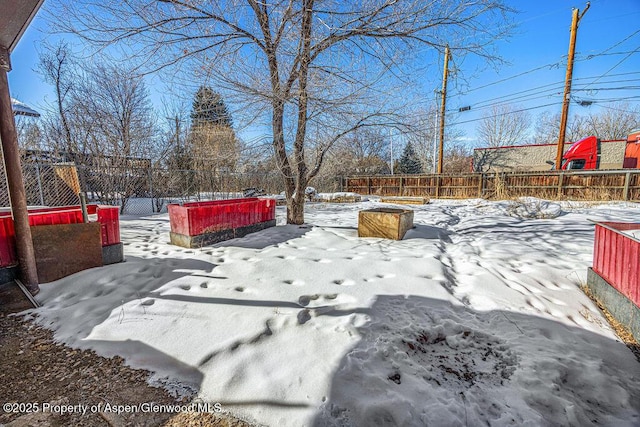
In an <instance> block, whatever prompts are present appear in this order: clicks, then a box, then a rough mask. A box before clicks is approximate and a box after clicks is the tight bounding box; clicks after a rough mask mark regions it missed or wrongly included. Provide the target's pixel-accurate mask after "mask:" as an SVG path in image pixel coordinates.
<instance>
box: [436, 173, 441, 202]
mask: <svg viewBox="0 0 640 427" xmlns="http://www.w3.org/2000/svg"><path fill="white" fill-rule="evenodd" d="M439 198H440V175H438V176H436V199H439Z"/></svg>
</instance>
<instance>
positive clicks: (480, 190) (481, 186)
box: [478, 173, 484, 199]
mask: <svg viewBox="0 0 640 427" xmlns="http://www.w3.org/2000/svg"><path fill="white" fill-rule="evenodd" d="M483 190H484V174H483V173H480V180H479V181H478V198H479V199H481V198H482V196H483V193H484V191H483Z"/></svg>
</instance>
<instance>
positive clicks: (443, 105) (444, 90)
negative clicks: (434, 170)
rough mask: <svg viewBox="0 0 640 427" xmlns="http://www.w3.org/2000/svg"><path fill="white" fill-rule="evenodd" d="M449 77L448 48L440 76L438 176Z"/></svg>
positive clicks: (442, 154) (442, 157)
mask: <svg viewBox="0 0 640 427" xmlns="http://www.w3.org/2000/svg"><path fill="white" fill-rule="evenodd" d="M448 75H449V46H448V45H447V47H446V48H445V49H444V73H443V75H442V102H441V104H440V144H439V146H438V175H440V174H441V173H442V161H443V159H444V112H445V108H446V105H447V76H448Z"/></svg>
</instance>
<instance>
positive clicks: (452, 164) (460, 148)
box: [443, 141, 472, 174]
mask: <svg viewBox="0 0 640 427" xmlns="http://www.w3.org/2000/svg"><path fill="white" fill-rule="evenodd" d="M471 158H472V155H471V149H470V148H469V147H468V146H467V145H465V144H463V143H462V142H460V141H454V142H453V143H451V144H449V145H448V146H447V149H446V150H445V152H444V162H443V167H444V169H445V170H446V171H447V173H453V174H460V173H461V174H464V173H471V172H472V165H471V163H472V161H471Z"/></svg>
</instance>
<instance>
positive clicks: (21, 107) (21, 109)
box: [11, 98, 40, 117]
mask: <svg viewBox="0 0 640 427" xmlns="http://www.w3.org/2000/svg"><path fill="white" fill-rule="evenodd" d="M11 108H13V115H14V116H28V117H40V113H38V112H37V111H36V110H34V109H33V108H31V107H29V106H28V105H27V104H25V103H24V102H20V101H18V100H17V99H14V98H11Z"/></svg>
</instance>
